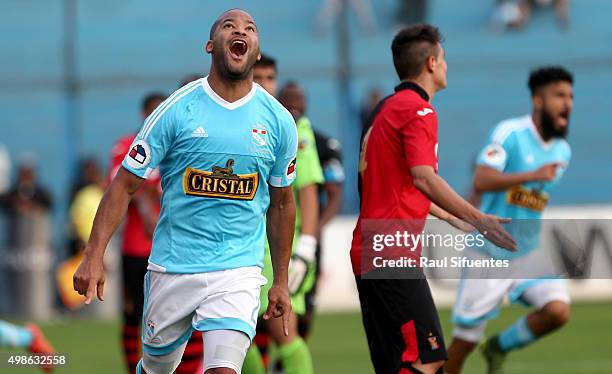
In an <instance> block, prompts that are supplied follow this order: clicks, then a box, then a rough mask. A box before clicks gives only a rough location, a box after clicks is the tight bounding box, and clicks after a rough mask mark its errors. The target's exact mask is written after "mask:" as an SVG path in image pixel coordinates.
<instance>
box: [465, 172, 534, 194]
mask: <svg viewBox="0 0 612 374" xmlns="http://www.w3.org/2000/svg"><path fill="white" fill-rule="evenodd" d="M531 180H533V173H531V172H527V173H502V172H500V171H497V170H494V169H490V168H478V169H477V170H476V173H475V174H474V189H475V190H476V191H477V192H481V193H482V192H487V191H503V190H506V189H508V188H510V187H513V186H516V185H519V184H523V183H526V182H529V181H531Z"/></svg>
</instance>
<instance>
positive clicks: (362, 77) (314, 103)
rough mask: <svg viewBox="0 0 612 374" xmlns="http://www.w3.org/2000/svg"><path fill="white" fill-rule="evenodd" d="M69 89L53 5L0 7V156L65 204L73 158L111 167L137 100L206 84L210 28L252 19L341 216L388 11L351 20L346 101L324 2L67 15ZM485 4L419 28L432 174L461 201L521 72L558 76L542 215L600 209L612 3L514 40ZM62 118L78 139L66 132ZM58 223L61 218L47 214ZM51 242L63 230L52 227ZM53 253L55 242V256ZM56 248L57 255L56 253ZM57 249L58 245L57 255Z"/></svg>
mask: <svg viewBox="0 0 612 374" xmlns="http://www.w3.org/2000/svg"><path fill="white" fill-rule="evenodd" d="M76 3H77V17H76V18H77V23H76V28H77V33H76V36H77V37H76V56H77V58H76V63H77V64H76V77H77V82H78V88H79V91H78V92H79V97H78V100H77V101H76V102H73V103H70V102H68V101H67V100H66V96H65V93H64V86H63V74H64V73H63V72H64V65H63V64H64V63H63V40H64V35H63V31H62V30H63V2H61V1H34V0H31V1H6V0H5V1H2V2H1V4H0V6H1V9H2V12H0V49H1V52H0V64H1V65H0V66H1V67H2V69H1V70H0V87H1V88H0V102H1V103H2V104H0V107H1V108H2V119H1V121H2V123H1V125H0V143H3V144H5V145H6V146H7V147H8V148H9V150H10V153H11V156H12V158H13V161H14V162H15V163H18V162H19V160H20V159H21V158H22V157H24V155H35V156H36V160H37V165H38V167H39V170H40V175H41V179H42V182H43V183H44V184H45V185H47V186H49V188H50V189H51V190H52V192H53V194H54V196H55V197H56V199H57V200H58V202H59V205H58V206H60V207H61V206H62V205H63V204H65V196H66V191H67V190H68V187H69V184H70V180H69V177H70V175H71V173H72V170H69V166H68V165H69V163H70V162H71V161H70V160H71V159H72V157H73V155H83V156H89V155H93V156H95V157H97V158H98V159H99V160H100V161H101V162H102V164H103V165H104V166H106V165H107V164H108V158H109V151H110V148H111V146H112V145H113V143H114V142H115V141H116V140H117V139H118V138H119V137H121V136H122V135H124V134H126V133H130V132H134V131H136V130H137V129H138V128H139V126H140V118H139V105H140V100H141V98H142V96H143V94H144V93H146V92H148V91H152V90H155V91H159V90H161V91H165V92H170V91H172V90H174V89H176V88H177V85H178V82H179V80H180V79H181V78H182V77H184V76H186V75H188V74H192V73H201V74H205V73H206V71H207V69H208V65H209V63H210V59H209V57H208V56H207V55H205V54H204V53H203V46H204V43H205V42H206V40H207V36H208V31H209V27H210V25H211V23H212V21H213V20H214V18H215V17H216V16H217V15H218V14H219V13H220V12H221V11H223V10H225V9H227V8H230V7H241V8H244V9H246V10H248V11H250V12H251V13H252V14H253V16H254V17H255V19H256V20H257V22H258V24H259V28H260V39H261V47H262V50H263V51H265V52H266V53H268V54H270V55H272V56H274V57H276V58H277V59H278V61H279V64H280V74H279V78H280V81H281V82H283V81H287V80H289V79H296V80H298V81H299V82H300V83H302V84H303V85H304V87H305V88H306V91H307V93H308V100H309V110H308V111H309V116H310V117H311V119H312V122H313V124H314V126H315V127H316V128H317V129H319V130H321V131H322V132H325V133H327V134H329V135H332V136H335V137H338V138H339V139H340V140H341V141H342V142H343V143H344V144H345V148H344V157H345V159H346V164H347V173H348V177H349V178H348V181H347V186H346V188H347V192H348V193H347V195H346V199H345V206H344V211H345V212H346V213H354V212H355V211H356V209H357V204H358V203H357V201H358V200H357V196H356V191H355V190H356V188H355V185H356V183H355V169H356V167H355V165H356V162H357V153H358V149H357V148H358V144H357V143H358V137H359V132H360V125H359V122H358V117H357V110H358V106H359V103H360V101H361V100H362V98H363V97H364V95H365V93H366V91H367V90H368V89H370V88H371V87H378V88H380V89H382V90H383V91H384V92H386V93H388V92H391V91H392V88H393V87H394V85H395V84H397V79H396V77H395V74H394V71H393V67H392V64H391V55H390V48H389V45H390V41H391V38H392V36H393V32H394V29H393V19H394V12H395V10H396V8H397V3H398V2H397V1H393V0H380V1H375V2H373V3H375V5H374V11H375V15H376V22H377V32H376V33H375V34H374V35H369V34H368V33H366V32H363V31H362V30H359V28H358V27H357V25H356V24H357V23H356V18H355V16H354V13H353V12H351V15H350V25H351V26H350V27H351V28H350V43H349V45H347V46H343V47H348V48H349V49H350V51H351V53H350V61H351V63H352V69H351V80H350V84H349V85H348V86H347V88H348V92H342V91H341V87H340V85H339V83H338V80H337V73H338V66H339V65H338V64H339V62H338V61H339V58H338V52H337V48H338V46H339V45H338V43H337V39H338V38H337V37H336V29H335V28H332V29H330V30H329V32H328V34H327V35H324V36H322V35H319V34H317V33H315V32H314V22H315V17H316V14H317V12H318V10H319V7H320V6H321V4H322V1H280V0H271V1H224V2H220V1H219V2H212V1H195V0H186V1H179V2H168V1H161V0H146V1H145V0H121V1H118V0H108V1H98V2H93V1H77V2H76ZM490 3H493V1H492V0H491V1H480V0H465V1H463V0H462V1H451V0H437V1H431V2H430V8H429V17H428V18H429V21H430V22H432V23H434V24H436V25H438V26H440V28H441V30H442V31H443V33H444V34H445V37H446V42H445V48H446V53H447V60H448V63H449V71H448V80H449V87H448V89H447V90H445V91H443V92H441V93H439V94H438V95H436V97H435V99H434V105H435V106H436V108H437V110H438V114H439V119H440V131H439V132H440V174H441V175H442V176H444V177H445V178H447V179H448V180H449V181H450V183H451V185H453V186H454V187H455V188H456V189H458V190H459V191H465V190H466V189H467V188H468V185H469V179H470V163H471V160H472V158H473V157H474V155H475V154H476V152H477V151H478V149H479V147H481V146H482V144H483V142H484V140H485V138H486V136H487V133H488V132H489V130H490V129H491V127H492V126H494V125H495V124H496V123H497V122H498V121H500V120H502V119H504V118H507V117H511V116H517V115H521V114H524V113H527V112H528V110H529V105H530V101H529V95H528V91H527V86H526V79H527V74H528V72H529V70H530V69H531V68H533V67H535V66H537V65H542V64H563V65H565V66H567V67H568V68H570V69H571V70H572V71H573V72H574V73H575V76H576V84H575V96H576V101H575V111H574V113H573V116H572V119H571V130H570V139H569V140H570V143H571V145H572V148H573V160H572V165H571V167H570V169H569V171H568V172H567V174H566V177H565V180H564V181H563V183H561V185H560V186H559V189H558V191H557V193H555V194H554V196H553V198H552V203H553V204H582V203H599V202H609V201H610V200H611V199H610V194H609V192H610V185H612V168H611V166H610V155H611V152H610V148H609V143H610V140H611V139H612V126H610V125H611V123H610V122H611V119H612V105H611V99H612V95H610V92H609V90H610V87H612V43H611V41H612V22H610V21H609V15H610V14H611V13H612V2H610V1H606V0H581V1H576V2H572V3H571V8H572V9H571V26H570V29H569V30H567V31H560V30H559V29H558V28H557V27H556V24H555V22H554V16H553V14H552V12H539V13H537V14H535V15H534V17H533V18H532V20H531V21H530V23H529V25H528V26H527V28H526V29H525V30H523V31H521V32H517V33H508V34H503V35H499V34H494V33H492V32H491V30H490V29H489V28H488V16H489V12H490V10H491V9H490V5H491V4H490ZM70 116H74V117H72V118H76V124H77V126H76V128H75V129H70V128H69V127H67V125H66V124H67V121H68V118H70ZM55 217H56V218H57V217H64V215H63V214H62V213H61V212H59V211H56V213H55ZM56 221H60V222H56V236H57V237H56V240H59V239H60V238H61V236H62V235H61V232H62V231H61V230H62V229H63V227H64V224H63V223H62V222H61V219H60V220H56ZM59 243H61V242H59ZM59 243H58V244H59ZM60 246H61V245H60Z"/></svg>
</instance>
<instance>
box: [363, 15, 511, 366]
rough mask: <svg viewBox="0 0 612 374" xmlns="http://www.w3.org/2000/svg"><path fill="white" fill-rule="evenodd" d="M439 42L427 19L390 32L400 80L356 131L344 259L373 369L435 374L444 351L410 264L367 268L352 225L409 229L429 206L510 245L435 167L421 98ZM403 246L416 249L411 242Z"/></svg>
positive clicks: (425, 288) (430, 85)
mask: <svg viewBox="0 0 612 374" xmlns="http://www.w3.org/2000/svg"><path fill="white" fill-rule="evenodd" d="M441 41H442V35H441V34H440V31H439V30H438V29H437V28H436V27H434V26H431V25H415V26H412V27H408V28H405V29H403V30H401V31H400V32H399V33H398V34H397V35H396V36H395V38H394V39H393V42H392V44H391V50H392V54H393V64H394V66H395V69H396V71H397V74H398V77H399V79H400V80H401V83H400V84H399V85H398V86H397V87H396V88H395V93H394V94H393V95H391V96H388V97H387V98H385V99H384V100H383V101H381V102H380V103H379V105H378V106H377V108H376V109H375V110H374V113H373V115H372V116H371V123H370V124H369V126H368V127H367V129H366V131H365V133H364V134H363V137H362V143H361V156H360V161H359V192H360V197H361V206H360V208H361V210H360V213H359V219H358V222H357V225H356V227H355V230H354V232H353V242H352V247H351V262H352V265H353V272H354V273H355V280H356V283H357V289H358V291H359V301H360V304H361V312H362V318H363V325H364V327H365V331H366V336H367V339H368V347H369V350H370V358H371V360H372V364H373V366H374V369H375V371H376V373H379V374H388V373H402V374H404V373H406V374H407V373H426V374H433V373H438V372H440V371H441V370H442V369H441V368H442V365H443V364H444V361H445V360H446V357H447V356H446V349H445V346H444V340H443V336H442V328H441V326H440V321H439V319H438V314H437V310H436V307H435V304H434V301H433V298H432V296H431V292H430V290H429V285H428V283H427V280H426V279H425V277H424V275H423V274H422V272H421V271H420V269H419V268H413V269H414V270H415V271H414V272H413V273H414V276H412V277H408V278H407V277H406V276H404V275H407V274H398V273H395V272H393V270H394V269H385V268H375V264H374V261H373V259H374V257H375V253H374V249H373V248H372V246H370V245H367V244H365V245H364V244H363V243H362V237H363V238H364V240H365V241H367V240H368V239H367V236H366V235H368V234H369V232H370V230H368V228H367V227H362V223H364V222H367V221H368V220H372V219H375V220H378V221H385V222H393V221H395V220H400V222H401V229H402V230H410V232H411V234H412V235H415V234H420V233H421V232H422V231H423V228H424V226H425V219H426V218H427V215H428V213H430V212H431V214H433V215H435V216H437V217H439V218H441V219H443V220H445V221H448V222H449V223H451V224H453V223H454V222H456V221H458V220H457V219H455V217H457V218H459V219H460V220H463V221H467V222H469V223H470V224H472V225H473V226H474V227H476V228H477V229H478V230H479V231H480V232H483V234H484V235H485V237H487V238H490V239H492V240H494V242H495V243H498V244H501V245H503V246H504V247H506V248H508V249H511V250H513V249H514V248H515V243H514V242H513V240H512V238H511V237H510V236H509V235H508V234H507V233H506V232H505V231H504V230H503V228H502V227H501V225H500V222H503V221H504V220H502V219H500V218H499V217H495V216H490V215H484V214H482V213H481V212H479V211H478V210H477V209H476V208H474V207H473V206H472V205H470V204H469V203H468V202H467V201H465V200H463V199H462V198H461V197H460V196H459V195H458V194H457V193H456V192H455V191H454V190H453V189H452V188H451V187H450V186H449V185H448V184H447V183H446V181H444V179H442V178H441V177H439V176H438V174H437V169H438V156H437V150H438V134H437V133H438V121H437V114H436V112H435V110H434V108H433V106H432V105H431V104H430V101H431V100H432V99H433V95H434V94H435V93H436V92H438V91H440V90H442V89H444V88H445V87H446V70H447V66H446V61H445V59H444V50H443V48H442V45H441ZM454 225H457V226H461V225H459V224H457V223H454ZM376 234H379V233H376ZM410 250H411V251H412V253H413V254H415V255H416V256H417V257H418V256H420V250H421V248H420V246H418V245H417V246H414V247H412V248H411V249H410ZM377 253H378V252H377ZM406 254H408V253H406V252H405V251H402V252H401V253H398V252H391V256H393V255H397V256H404V255H406ZM385 255H387V253H385ZM376 256H377V255H376ZM397 258H398V257H391V259H394V260H397ZM390 270H391V271H390ZM398 275H399V277H398Z"/></svg>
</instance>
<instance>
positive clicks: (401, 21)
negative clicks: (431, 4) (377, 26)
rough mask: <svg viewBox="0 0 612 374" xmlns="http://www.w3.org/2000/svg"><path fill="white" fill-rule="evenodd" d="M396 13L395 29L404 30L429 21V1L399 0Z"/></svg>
mask: <svg viewBox="0 0 612 374" xmlns="http://www.w3.org/2000/svg"><path fill="white" fill-rule="evenodd" d="M397 3H398V4H397V13H395V16H396V19H395V22H396V24H395V28H396V29H398V30H399V29H402V28H404V27H406V26H410V25H412V24H415V23H422V22H425V20H426V19H427V0H399V1H398V2H397Z"/></svg>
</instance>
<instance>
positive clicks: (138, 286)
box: [121, 255, 149, 325]
mask: <svg viewBox="0 0 612 374" xmlns="http://www.w3.org/2000/svg"><path fill="white" fill-rule="evenodd" d="M121 260H122V264H121V269H122V275H123V318H124V319H125V321H126V323H128V324H131V325H139V324H140V319H141V318H142V308H143V304H144V276H145V274H146V273H147V266H148V265H149V261H148V258H147V257H132V256H125V255H124V256H121Z"/></svg>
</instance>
